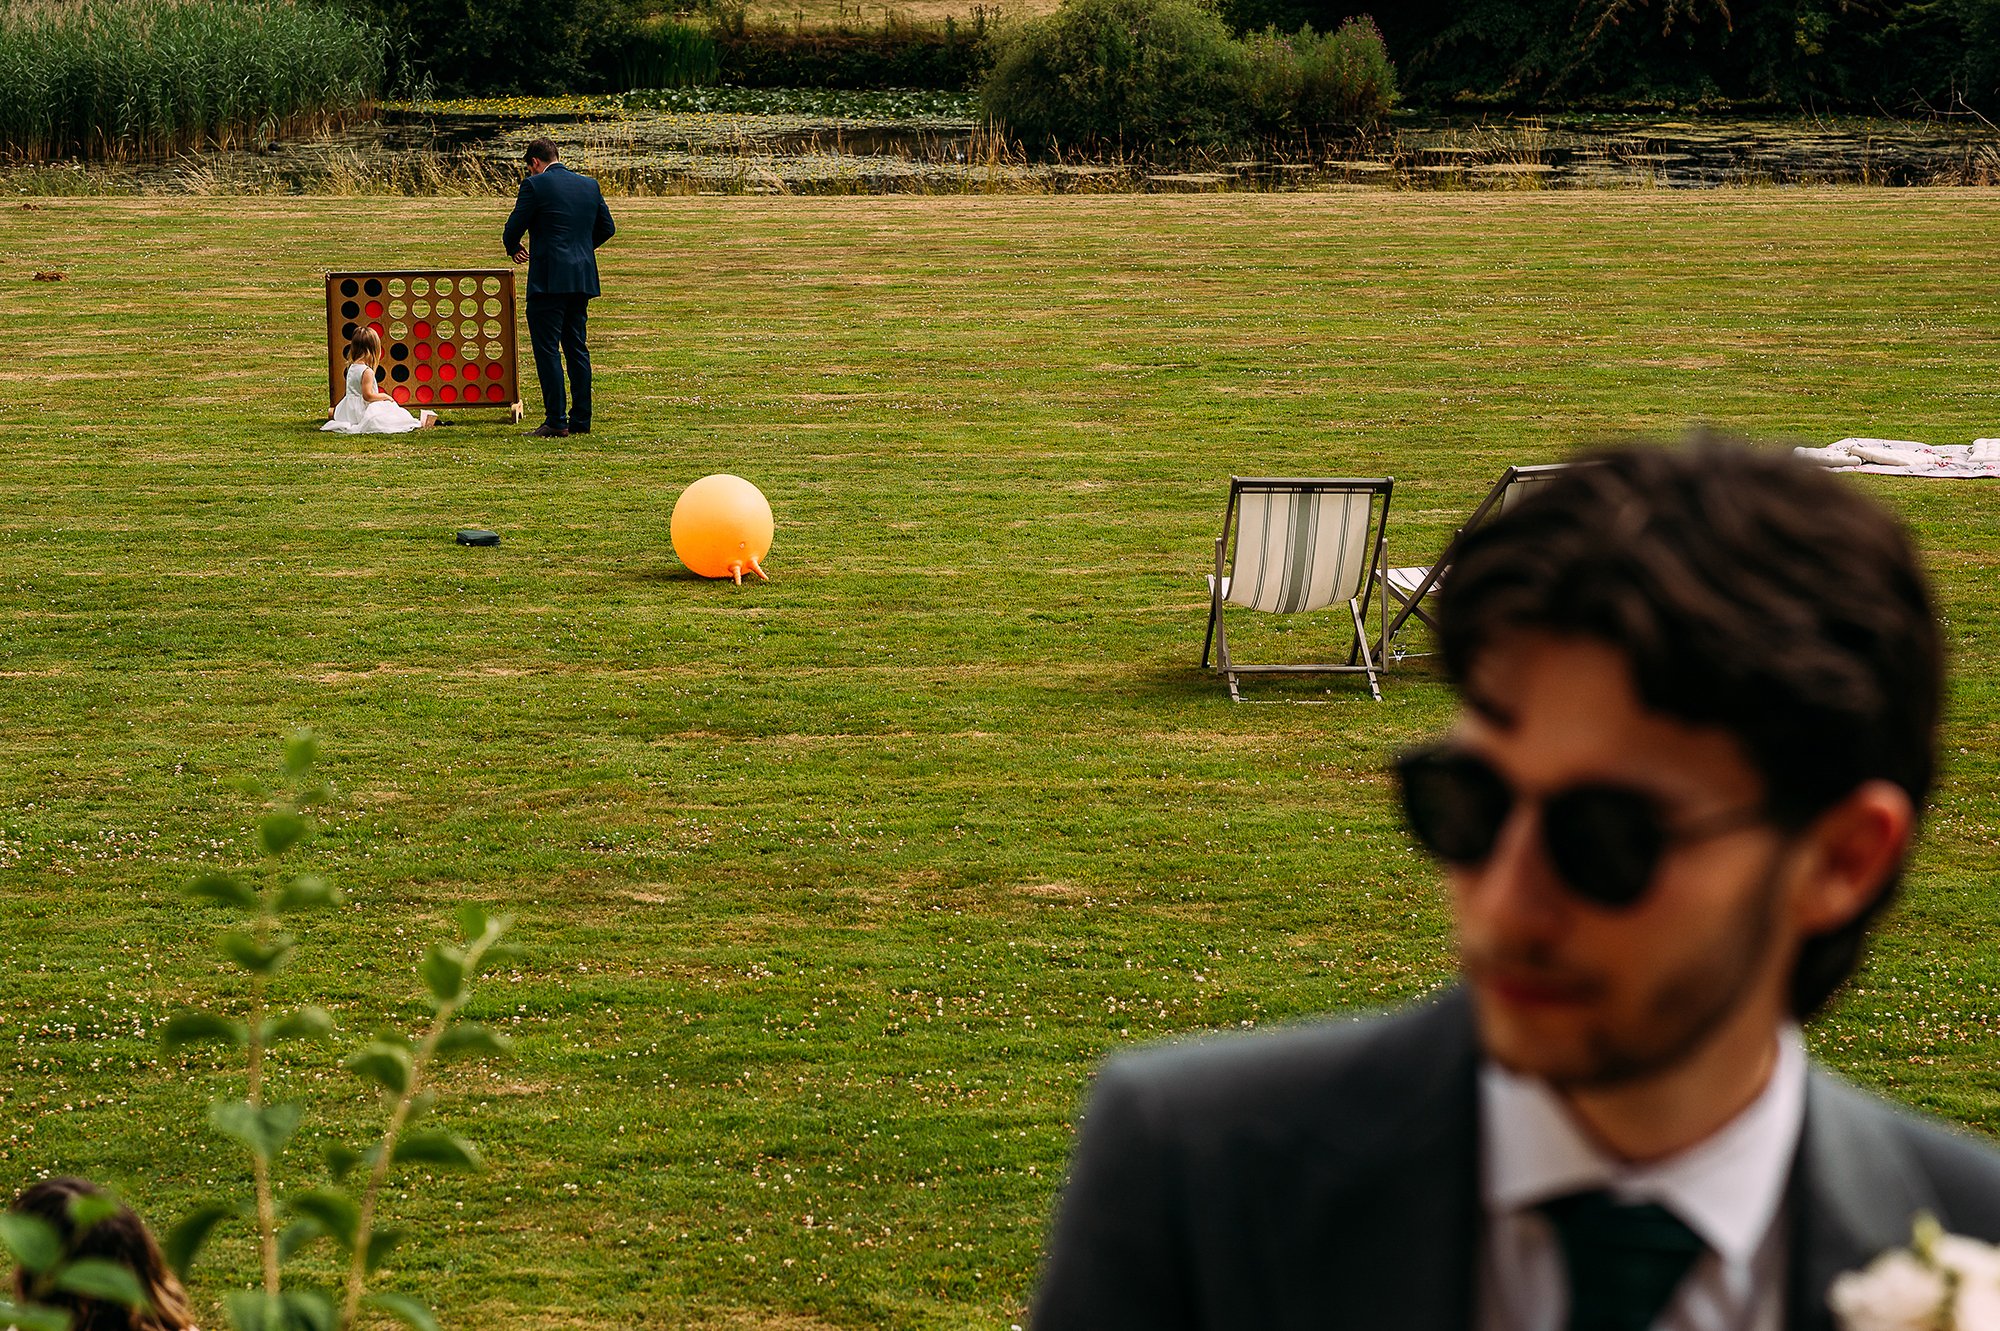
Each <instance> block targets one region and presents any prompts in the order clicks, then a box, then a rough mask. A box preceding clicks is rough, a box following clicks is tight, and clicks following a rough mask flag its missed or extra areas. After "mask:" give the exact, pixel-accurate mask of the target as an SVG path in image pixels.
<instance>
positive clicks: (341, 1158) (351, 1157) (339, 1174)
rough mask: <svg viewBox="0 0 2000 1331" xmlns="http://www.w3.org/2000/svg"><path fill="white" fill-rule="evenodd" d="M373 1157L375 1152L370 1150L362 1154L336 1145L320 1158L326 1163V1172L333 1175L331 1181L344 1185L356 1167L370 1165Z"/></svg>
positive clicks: (351, 1148)
mask: <svg viewBox="0 0 2000 1331" xmlns="http://www.w3.org/2000/svg"><path fill="white" fill-rule="evenodd" d="M374 1156H375V1152H374V1151H372V1150H371V1151H369V1152H367V1153H365V1154H364V1153H363V1152H360V1151H357V1150H355V1149H354V1148H353V1147H351V1146H341V1145H339V1144H338V1143H336V1144H334V1145H332V1146H329V1147H327V1148H326V1152H325V1154H324V1155H323V1156H322V1158H323V1159H324V1160H325V1161H326V1172H327V1173H329V1174H331V1175H333V1181H334V1182H335V1183H345V1182H347V1176H348V1175H349V1174H352V1173H353V1172H354V1167H355V1166H356V1165H359V1164H363V1163H372V1162H373V1158H374Z"/></svg>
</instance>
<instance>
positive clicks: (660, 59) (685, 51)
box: [617, 14, 722, 89]
mask: <svg viewBox="0 0 2000 1331" xmlns="http://www.w3.org/2000/svg"><path fill="white" fill-rule="evenodd" d="M721 76H722V57H721V54H720V52H719V51H718V50H717V48H716V44H715V38H713V37H711V36H710V35H709V34H708V33H706V32H704V31H703V30H702V29H700V28H697V27H695V26H693V25H692V24H688V23H682V22H680V21H679V20H677V19H675V18H673V17H672V16H671V15H666V14H656V15H654V16H653V17H652V18H648V19H642V20H641V21H639V22H638V23H636V24H634V25H633V29H632V34H631V36H630V38H629V39H628V40H627V41H626V42H625V43H624V44H623V46H622V48H621V49H620V51H619V56H618V70H617V77H618V81H619V82H618V86H619V87H620V88H649V89H650V88H686V87H694V86H699V85H703V84H710V83H714V82H715V81H716V80H717V79H718V78H720V77H721Z"/></svg>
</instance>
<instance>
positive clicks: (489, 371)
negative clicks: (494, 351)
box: [486, 360, 500, 379]
mask: <svg viewBox="0 0 2000 1331" xmlns="http://www.w3.org/2000/svg"><path fill="white" fill-rule="evenodd" d="M486 377H487V378H488V379H498V378H499V377H500V362H499V361H497V360H496V361H494V362H493V363H492V364H491V365H488V366H487V367H486Z"/></svg>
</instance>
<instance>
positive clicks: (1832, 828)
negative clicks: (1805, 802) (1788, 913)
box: [1793, 781, 1916, 936]
mask: <svg viewBox="0 0 2000 1331" xmlns="http://www.w3.org/2000/svg"><path fill="white" fill-rule="evenodd" d="M1915 828H1916V810H1915V809H1914V808H1913V807H1912V806H1911V804H1910V796H1909V793H1908V792H1907V791H1905V790H1904V789H1903V788H1902V787H1901V786H1899V785H1896V784H1895V783H1894V782H1890V781H1864V782H1862V783H1861V784H1860V785H1858V786H1856V787H1855V788H1854V789H1853V790H1852V791H1850V792H1848V795H1847V797H1846V798H1845V799H1843V800H1841V801H1840V803H1838V804H1836V805H1834V806H1833V807H1832V808H1831V809H1828V810H1827V811H1826V812H1825V813H1823V814H1821V815H1820V816H1819V817H1818V818H1816V819H1814V820H1813V823H1812V826H1810V827H1808V828H1807V829H1806V831H1805V833H1804V834H1803V835H1802V837H1801V838H1800V842H1801V844H1802V845H1803V846H1804V847H1806V851H1805V854H1804V858H1803V860H1802V862H1801V864H1800V865H1799V877H1798V878H1797V879H1796V880H1794V888H1795V894H1794V897H1793V912H1794V917H1795V920H1796V922H1797V924H1798V926H1799V931H1800V933H1801V934H1803V935H1806V936H1811V935H1814V934H1824V933H1831V932H1833V931H1834V930H1836V929H1839V928H1840V927H1841V926H1842V925H1845V924H1847V923H1848V922H1849V921H1851V920H1853V919H1854V918H1855V917H1856V916H1858V915H1860V914H1862V913H1863V912H1864V911H1866V910H1867V909H1868V907H1869V906H1870V905H1872V904H1873V903H1874V901H1875V898H1876V897H1878V896H1880V895H1881V894H1882V892H1883V890H1884V889H1885V888H1886V887H1887V886H1888V883H1889V879H1890V877H1891V876H1892V875H1893V874H1894V873H1895V872H1896V869H1897V867H1898V866H1899V865H1901V864H1902V862H1903V852H1904V851H1905V850H1907V849H1908V848H1909V844H1910V835H1911V833H1912V832H1913V831H1914V830H1915Z"/></svg>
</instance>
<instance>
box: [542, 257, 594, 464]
mask: <svg viewBox="0 0 2000 1331" xmlns="http://www.w3.org/2000/svg"><path fill="white" fill-rule="evenodd" d="M589 321H590V297H588V296H586V295H583V294H582V293H581V292H573V293H572V292H565V293H562V294H558V295H550V294H547V293H536V292H532V291H531V292H529V293H528V338H529V340H530V341H531V342H532V343H533V344H534V348H535V377H536V378H537V379H540V380H541V381H542V419H543V423H544V424H546V425H548V426H550V427H551V428H553V429H558V430H562V429H569V430H588V429H589V428H590V347H589V346H588V345H587V344H586V343H585V340H584V337H585V331H586V328H587V325H588V324H589ZM565 362H566V363H567V364H568V366H569V400H568V404H567V406H565V404H564V400H563V366H564V364H565Z"/></svg>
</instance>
